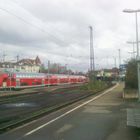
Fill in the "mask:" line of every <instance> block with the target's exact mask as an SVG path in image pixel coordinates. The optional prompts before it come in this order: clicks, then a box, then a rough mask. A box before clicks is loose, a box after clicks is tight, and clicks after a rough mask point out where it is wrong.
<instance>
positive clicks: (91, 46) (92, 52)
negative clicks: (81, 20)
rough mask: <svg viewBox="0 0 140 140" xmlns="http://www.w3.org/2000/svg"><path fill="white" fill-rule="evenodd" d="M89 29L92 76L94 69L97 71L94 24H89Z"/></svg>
mask: <svg viewBox="0 0 140 140" xmlns="http://www.w3.org/2000/svg"><path fill="white" fill-rule="evenodd" d="M89 29H90V73H91V76H92V75H93V74H94V71H95V63H94V47H93V29H92V26H89Z"/></svg>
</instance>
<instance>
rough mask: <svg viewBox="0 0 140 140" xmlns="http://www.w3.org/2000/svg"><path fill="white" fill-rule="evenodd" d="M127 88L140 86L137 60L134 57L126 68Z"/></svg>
mask: <svg viewBox="0 0 140 140" xmlns="http://www.w3.org/2000/svg"><path fill="white" fill-rule="evenodd" d="M125 88H134V89H137V88H138V78H137V61H136V60H135V59H132V60H130V61H129V62H128V65H127V69H126V78H125Z"/></svg>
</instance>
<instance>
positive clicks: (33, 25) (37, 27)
mask: <svg viewBox="0 0 140 140" xmlns="http://www.w3.org/2000/svg"><path fill="white" fill-rule="evenodd" d="M0 9H1V10H2V11H5V12H6V13H8V14H10V15H12V16H14V17H16V18H17V19H19V20H21V21H23V22H24V23H26V24H28V25H30V26H32V27H34V28H36V29H38V30H40V31H41V32H43V33H46V34H48V35H50V36H51V37H53V38H55V39H56V40H58V38H56V36H54V35H52V34H50V33H49V32H46V31H45V30H43V29H42V28H40V27H39V26H37V25H35V24H32V23H30V22H28V21H26V20H25V19H24V18H22V17H20V16H17V15H16V14H14V13H12V12H10V11H8V10H7V9H4V8H1V7H0ZM49 38H50V37H49ZM56 40H55V41H56ZM58 41H59V43H60V42H61V43H62V44H63V45H64V46H65V45H66V44H65V42H64V41H62V40H60V39H59V40H58Z"/></svg>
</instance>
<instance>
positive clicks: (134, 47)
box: [133, 42, 135, 59]
mask: <svg viewBox="0 0 140 140" xmlns="http://www.w3.org/2000/svg"><path fill="white" fill-rule="evenodd" d="M133 59H135V43H134V42H133Z"/></svg>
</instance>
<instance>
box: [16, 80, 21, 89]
mask: <svg viewBox="0 0 140 140" xmlns="http://www.w3.org/2000/svg"><path fill="white" fill-rule="evenodd" d="M19 86H20V79H16V87H19Z"/></svg>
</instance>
